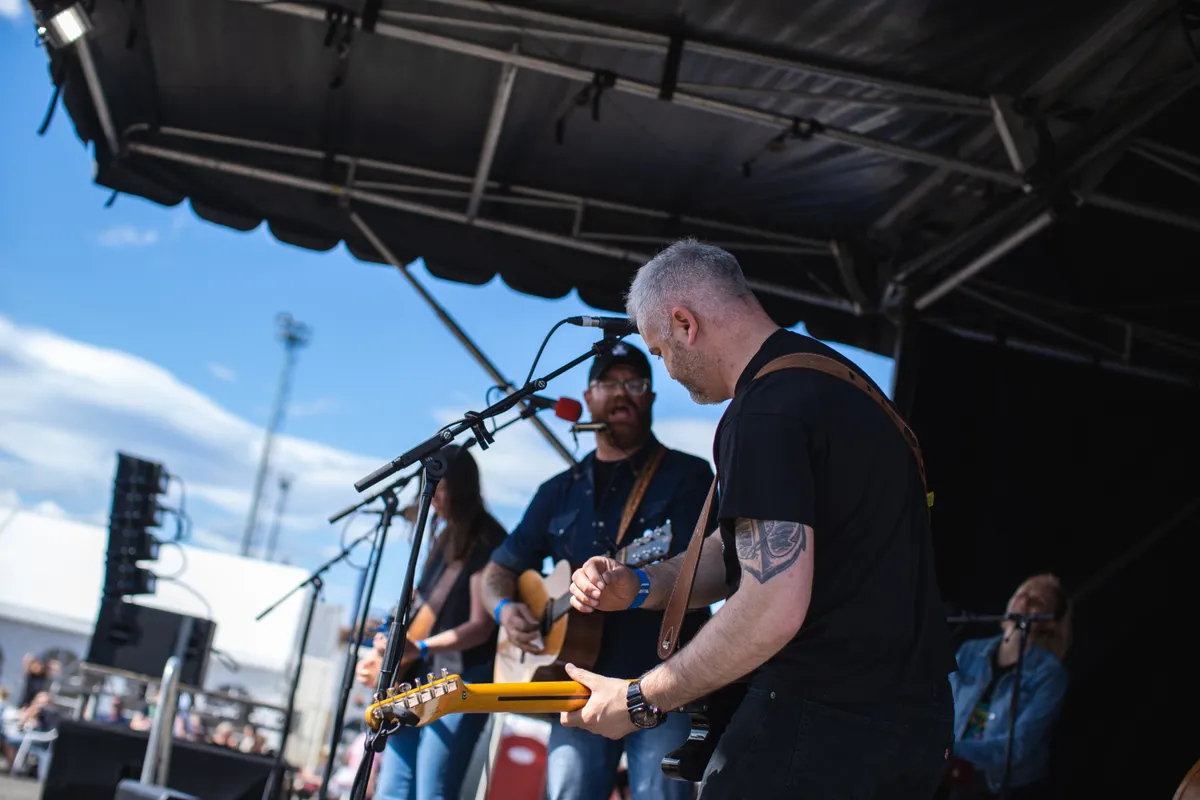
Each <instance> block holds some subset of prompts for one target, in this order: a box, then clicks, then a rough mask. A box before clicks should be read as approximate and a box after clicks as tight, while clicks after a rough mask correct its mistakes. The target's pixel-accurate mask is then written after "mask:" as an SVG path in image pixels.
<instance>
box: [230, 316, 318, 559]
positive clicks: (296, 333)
mask: <svg viewBox="0 0 1200 800" xmlns="http://www.w3.org/2000/svg"><path fill="white" fill-rule="evenodd" d="M275 321H276V322H277V323H278V324H279V338H280V339H282V340H283V351H284V361H283V374H282V375H280V377H279V391H278V392H277V393H276V395H275V408H274V410H273V411H272V412H271V423H270V425H269V426H268V427H267V436H266V440H265V441H264V442H263V449H262V458H260V459H259V462H258V474H257V475H256V476H255V477H254V494H253V495H252V496H251V498H250V512H249V513H248V514H247V515H246V530H245V532H244V533H243V534H242V551H241V553H242V555H243V556H247V555H249V554H250V542H251V541H252V540H253V539H254V529H255V527H256V526H257V525H258V504H259V501H260V500H261V499H262V489H263V484H264V483H265V482H266V480H267V469H268V467H269V466H270V461H271V444H272V443H273V442H274V440H275V432H276V431H278V430H279V426H280V424H281V423H282V422H283V411H284V408H285V407H286V405H287V396H288V389H289V388H290V386H291V381H292V369H293V367H295V365H296V351H297V350H298V349H300V348H301V347H303V346H304V345H306V344H308V339H309V335H310V333H311V332H310V330H309V327H308V326H307V325H305V324H304V323H303V322H297V321H296V320H294V319H293V318H292V315H291V314H287V313H283V314H280V315H279V316H277V317H276V318H275Z"/></svg>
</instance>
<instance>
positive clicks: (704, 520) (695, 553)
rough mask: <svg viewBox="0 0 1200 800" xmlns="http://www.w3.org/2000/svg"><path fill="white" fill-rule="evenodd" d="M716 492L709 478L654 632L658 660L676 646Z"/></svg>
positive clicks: (714, 482) (714, 484) (714, 479)
mask: <svg viewBox="0 0 1200 800" xmlns="http://www.w3.org/2000/svg"><path fill="white" fill-rule="evenodd" d="M716 493H717V479H716V478H713V482H712V486H710V487H708V497H706V498H705V500H704V507H703V508H702V509H700V518H699V519H697V520H696V530H695V531H693V532H692V540H691V541H690V542H688V546H687V551H686V552H685V553H684V554H683V565H682V566H681V567H680V568H679V577H678V578H676V579H675V587H674V588H673V589H671V598H670V599H669V600H668V601H667V610H666V612H665V613H664V614H663V621H662V628H661V629H660V630H659V632H658V657H659V658H661V659H664V660H665V659H666V658H667V657H668V656H669V655H671V653H673V652H675V646H676V645H677V644H678V643H679V629H680V626H681V625H683V617H684V615H685V614H687V608H688V601H689V600H691V598H692V583H693V582H694V581H695V580H696V568H697V567H699V566H700V551H701V550H702V549H703V548H704V533H705V530H704V529H705V528H706V527H708V515H709V512H711V511H712V503H713V497H714V496H715V495H716Z"/></svg>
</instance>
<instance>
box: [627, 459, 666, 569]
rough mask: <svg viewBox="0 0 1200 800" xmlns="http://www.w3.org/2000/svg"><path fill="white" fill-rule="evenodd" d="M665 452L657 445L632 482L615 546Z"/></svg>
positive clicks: (634, 512)
mask: <svg viewBox="0 0 1200 800" xmlns="http://www.w3.org/2000/svg"><path fill="white" fill-rule="evenodd" d="M666 454H667V448H665V447H663V446H661V445H659V447H658V449H657V450H655V451H654V453H653V454H652V455H651V456H650V458H648V459H646V464H645V466H643V467H642V471H641V472H640V473H639V474H638V477H637V481H636V482H634V484H633V491H631V492H630V493H629V497H628V498H627V499H626V500H625V510H624V511H622V512H621V527H620V528H618V529H617V538H616V545H617V547H620V546H621V540H622V539H624V538H625V533H626V531H628V530H629V525H630V523H632V522H633V515H634V514H636V513H637V510H638V506H640V505H641V504H642V498H643V497H645V496H646V489H648V488H650V480H651V479H652V478H653V477H654V473H655V472H657V471H658V465H659V464H661V463H662V460H663V457H664V456H665V455H666Z"/></svg>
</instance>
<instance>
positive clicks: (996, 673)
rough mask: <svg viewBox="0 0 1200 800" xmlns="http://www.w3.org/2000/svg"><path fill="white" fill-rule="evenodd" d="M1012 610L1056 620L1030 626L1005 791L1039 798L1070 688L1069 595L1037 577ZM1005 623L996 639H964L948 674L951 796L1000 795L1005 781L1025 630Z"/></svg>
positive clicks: (1014, 797) (1017, 797)
mask: <svg viewBox="0 0 1200 800" xmlns="http://www.w3.org/2000/svg"><path fill="white" fill-rule="evenodd" d="M1008 613H1015V614H1042V613H1052V614H1054V615H1055V617H1056V619H1055V620H1053V621H1040V622H1034V623H1031V625H1030V628H1029V635H1028V639H1027V645H1026V650H1025V656H1024V659H1023V661H1022V664H1021V692H1020V694H1019V695H1018V701H1019V705H1018V708H1017V718H1016V725H1015V728H1014V731H1013V756H1012V774H1011V776H1010V779H1009V789H1010V790H1011V791H1010V792H1009V794H1008V796H1009V798H1011V800H1038V799H1040V798H1042V797H1045V796H1046V792H1047V789H1048V786H1047V784H1048V775H1049V771H1050V739H1051V734H1052V733H1053V728H1054V724H1055V722H1056V721H1057V719H1058V713H1059V711H1060V709H1061V708H1062V703H1063V698H1064V696H1065V695H1066V692H1067V683H1068V677H1067V670H1066V667H1065V666H1064V665H1063V659H1064V658H1065V657H1066V654H1067V649H1068V648H1069V647H1070V644H1071V622H1070V614H1071V608H1070V599H1069V598H1068V597H1067V594H1066V592H1065V591H1064V590H1063V587H1062V583H1061V582H1060V581H1059V579H1058V578H1057V577H1056V576H1054V575H1050V574H1042V575H1034V576H1033V577H1031V578H1029V579H1027V580H1026V581H1025V582H1024V583H1022V584H1021V585H1020V586H1019V587H1017V591H1016V592H1015V593H1014V594H1013V596H1012V597H1011V598H1010V599H1009V601H1008ZM1000 626H1001V629H1002V631H1001V633H1000V634H998V635H996V636H992V637H989V638H986V639H969V640H967V641H965V642H963V644H962V646H960V647H959V649H958V654H957V660H958V671H957V672H955V673H952V674H951V675H950V684H951V687H952V688H953V690H954V739H955V741H954V745H953V748H952V756H953V758H952V761H951V764H950V768H949V771H948V773H947V781H946V782H947V783H948V784H949V785H950V786H951V789H950V792H949V795H948V800H985V798H993V797H997V796H998V794H999V792H1000V789H1001V787H1002V783H1003V781H1004V770H1005V759H1006V754H1007V746H1008V729H1009V709H1010V708H1011V707H1012V694H1013V691H1014V688H1015V677H1016V676H1015V667H1016V663H1017V656H1018V654H1019V652H1020V647H1021V633H1020V631H1019V630H1018V629H1017V626H1016V623H1015V622H1012V621H1009V620H1005V621H1004V622H1002V623H1001V624H1000Z"/></svg>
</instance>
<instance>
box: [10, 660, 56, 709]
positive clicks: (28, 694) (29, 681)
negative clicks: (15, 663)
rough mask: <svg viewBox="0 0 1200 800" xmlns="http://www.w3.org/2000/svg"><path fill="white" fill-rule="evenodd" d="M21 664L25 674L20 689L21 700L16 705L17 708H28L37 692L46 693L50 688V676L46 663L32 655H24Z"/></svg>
mask: <svg viewBox="0 0 1200 800" xmlns="http://www.w3.org/2000/svg"><path fill="white" fill-rule="evenodd" d="M21 663H22V667H23V671H24V673H25V683H24V685H23V686H22V687H21V699H20V701H19V702H18V703H17V706H18V707H19V708H28V707H29V705H30V703H32V702H33V698H34V697H36V696H37V694H38V692H42V691H46V690H47V689H49V688H50V680H51V678H52V676H51V674H50V669H49V668H48V665H47V664H46V662H45V661H43V660H42V659H40V658H38V657H37V656H35V655H34V654H33V653H26V654H25V658H23V659H22V660H21Z"/></svg>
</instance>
